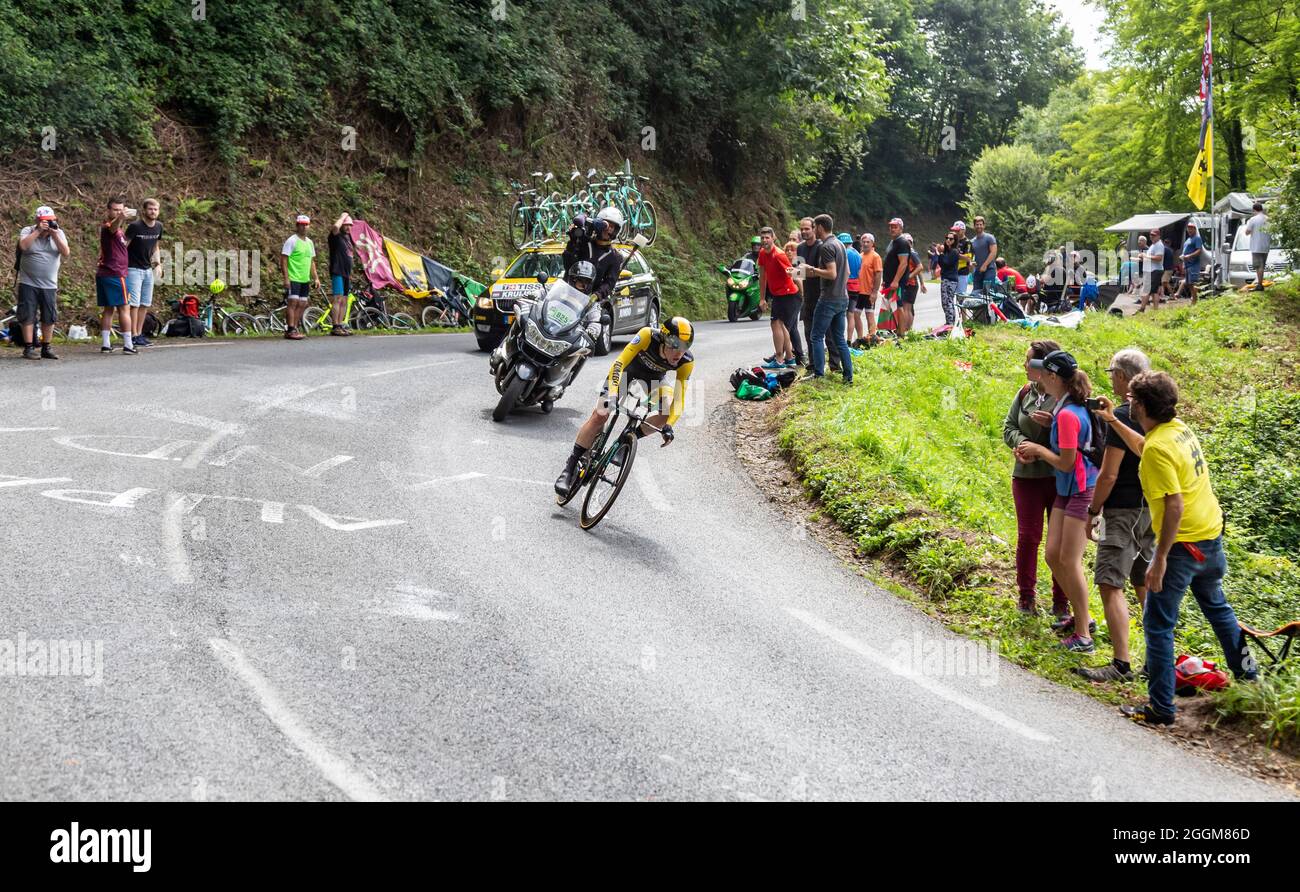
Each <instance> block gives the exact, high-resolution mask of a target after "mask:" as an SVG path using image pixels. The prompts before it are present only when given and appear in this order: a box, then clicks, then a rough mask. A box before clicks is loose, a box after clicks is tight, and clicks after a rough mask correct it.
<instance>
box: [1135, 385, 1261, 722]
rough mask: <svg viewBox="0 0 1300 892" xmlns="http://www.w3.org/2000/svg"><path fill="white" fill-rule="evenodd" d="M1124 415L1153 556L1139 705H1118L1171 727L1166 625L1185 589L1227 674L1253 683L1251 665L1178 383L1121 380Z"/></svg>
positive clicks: (1216, 516)
mask: <svg viewBox="0 0 1300 892" xmlns="http://www.w3.org/2000/svg"><path fill="white" fill-rule="evenodd" d="M1129 400H1130V405H1131V407H1132V416H1133V419H1134V420H1135V421H1137V422H1138V423H1139V424H1141V425H1142V429H1143V430H1144V431H1145V432H1146V438H1145V440H1144V442H1142V443H1141V444H1139V445H1141V447H1142V448H1141V451H1140V454H1141V456H1142V458H1141V463H1140V464H1139V465H1138V479H1139V480H1140V481H1141V483H1142V494H1143V495H1144V496H1145V497H1146V500H1147V504H1148V505H1149V506H1150V508H1151V526H1152V529H1154V530H1155V532H1156V551H1155V555H1154V556H1153V557H1152V559H1151V564H1150V567H1149V569H1148V570H1147V579H1146V582H1147V600H1146V606H1145V608H1144V610H1143V621H1142V626H1143V630H1144V632H1145V634H1146V642H1147V674H1148V677H1149V681H1148V682H1147V692H1148V695H1149V697H1150V703H1148V704H1147V705H1146V706H1125V707H1124V708H1123V712H1124V713H1125V715H1128V716H1130V717H1131V718H1134V719H1138V720H1140V721H1145V722H1150V723H1151V724H1156V725H1170V724H1173V721H1174V627H1175V626H1177V625H1178V610H1179V607H1180V606H1181V604H1182V601H1183V595H1185V594H1186V593H1187V589H1188V588H1189V587H1190V588H1191V590H1192V595H1193V596H1194V597H1195V598H1196V603H1197V604H1198V605H1199V606H1200V608H1201V612H1202V613H1204V614H1205V618H1206V619H1208V620H1209V621H1210V625H1211V626H1213V627H1214V633H1215V635H1217V636H1218V638H1219V644H1220V645H1221V646H1222V647H1223V653H1224V656H1225V657H1227V660H1228V665H1229V666H1230V667H1231V668H1232V671H1233V674H1234V675H1236V676H1237V678H1239V679H1244V680H1248V681H1253V680H1254V679H1255V677H1256V675H1257V672H1258V666H1257V665H1256V663H1255V660H1254V658H1253V657H1252V656H1251V654H1250V650H1249V649H1248V648H1247V647H1246V641H1245V638H1244V636H1243V635H1242V634H1241V629H1240V627H1238V625H1237V616H1236V614H1235V613H1233V611H1232V607H1231V606H1230V605H1229V604H1228V602H1227V600H1226V599H1225V598H1224V597H1223V576H1224V574H1225V573H1226V572H1227V569H1228V564H1227V560H1226V558H1225V557H1224V554H1223V511H1222V510H1221V509H1220V508H1219V500H1218V499H1217V498H1215V496H1214V488H1213V487H1212V486H1211V485H1210V469H1209V466H1208V465H1207V464H1206V460H1205V453H1204V452H1203V451H1202V450H1201V444H1200V441H1199V440H1197V439H1196V434H1194V433H1192V430H1191V428H1189V427H1188V426H1187V425H1186V424H1184V423H1183V422H1182V421H1181V420H1180V419H1179V418H1178V417H1177V407H1178V385H1177V384H1175V383H1174V379H1173V378H1170V377H1169V376H1168V375H1167V374H1165V373H1164V372H1143V373H1141V374H1140V375H1138V376H1137V377H1135V378H1134V379H1133V380H1132V381H1131V382H1129Z"/></svg>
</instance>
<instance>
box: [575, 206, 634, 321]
mask: <svg viewBox="0 0 1300 892" xmlns="http://www.w3.org/2000/svg"><path fill="white" fill-rule="evenodd" d="M623 224H624V221H623V213H622V212H621V211H620V210H619V209H618V208H616V207H607V208H604V209H602V210H601V212H600V213H598V214H597V215H596V219H594V220H588V219H587V216H586V214H579V215H578V216H577V217H575V218H574V220H573V225H572V226H571V227H569V243H568V244H567V245H565V246H564V254H563V255H562V260H563V263H564V268H565V269H566V270H567V269H573V265H574V264H575V263H577V262H578V261H580V260H586V261H589V262H590V263H591V265H592V266H594V267H595V268H596V280H595V282H593V283H592V286H591V293H592V294H595V295H598V299H599V300H604V299H606V298H608V297H609V296H610V295H611V294H613V293H614V289H615V288H617V287H618V274H619V273H620V272H622V270H623V256H622V255H621V254H619V252H618V251H616V250H615V249H614V239H616V238H618V234H619V232H620V231H622V229H623Z"/></svg>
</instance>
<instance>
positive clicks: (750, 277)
mask: <svg viewBox="0 0 1300 892" xmlns="http://www.w3.org/2000/svg"><path fill="white" fill-rule="evenodd" d="M718 272H720V273H722V274H723V275H724V276H726V277H727V321H728V322H737V321H739V320H740V319H741V317H743V316H748V317H749V318H750V319H753V320H754V321H755V322H757V321H758V320H759V318H760V317H761V316H762V315H763V311H762V310H761V309H759V300H758V298H759V294H758V268H757V267H756V266H754V261H752V260H750V259H749V258H748V257H742V258H740V259H739V260H737V261H736V262H735V263H733V264H732V265H731V269H727V268H726V267H725V266H722V265H721V264H719V265H718Z"/></svg>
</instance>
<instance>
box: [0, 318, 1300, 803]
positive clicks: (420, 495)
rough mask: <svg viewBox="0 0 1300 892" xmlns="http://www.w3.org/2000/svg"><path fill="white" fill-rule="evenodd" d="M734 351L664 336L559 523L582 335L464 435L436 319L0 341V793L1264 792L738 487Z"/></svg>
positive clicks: (1025, 796) (588, 375) (583, 387)
mask: <svg viewBox="0 0 1300 892" xmlns="http://www.w3.org/2000/svg"><path fill="white" fill-rule="evenodd" d="M923 318H925V317H924V316H923ZM768 345H769V342H768V339H767V328H766V325H765V324H756V323H748V322H746V323H739V324H736V325H727V324H725V323H708V324H704V325H702V326H700V330H699V336H698V341H697V349H696V353H697V356H698V357H699V359H698V363H697V365H698V369H699V370H698V372H697V374H696V376H695V378H694V379H693V383H694V385H695V386H693V388H692V396H693V398H692V401H691V406H690V409H689V412H688V415H687V418H686V419H684V420H683V423H682V424H681V425H680V426H679V437H678V440H677V442H676V443H675V444H673V446H672V447H671V448H667V449H658V448H653V445H654V441H653V440H646V441H644V443H643V445H644V446H646V447H649V448H645V449H643V450H642V452H641V454H640V457H639V459H638V462H637V465H636V468H635V470H634V472H633V480H632V483H631V484H630V485H629V487H628V489H627V490H626V491H625V492H624V493H623V495H622V497H621V499H620V501H619V503H618V504H617V505H616V506H615V508H614V510H613V512H612V513H611V514H610V516H609V517H608V518H606V519H605V521H604V522H603V523H602V524H601V525H600V526H599V527H598V528H597V529H596V530H595V531H593V532H592V533H587V532H583V531H582V530H581V529H579V527H578V524H577V520H576V517H577V510H576V508H577V506H576V504H575V505H573V506H570V507H569V508H567V509H559V508H557V506H556V505H555V504H554V501H553V498H552V494H551V481H552V480H553V479H554V477H555V475H556V473H557V472H558V470H559V466H560V464H561V463H562V461H563V458H564V456H565V454H566V453H567V452H568V450H569V443H570V441H571V439H572V436H573V434H574V432H575V429H576V426H577V424H578V423H579V421H580V420H581V418H582V416H583V415H584V414H585V413H586V411H587V410H588V409H589V407H590V406H591V405H592V404H593V403H594V397H595V394H596V392H597V390H598V388H599V379H600V377H601V376H602V375H603V373H604V371H605V369H606V368H607V362H605V361H600V362H597V363H592V364H589V365H588V367H587V368H586V369H585V370H584V373H583V375H582V377H581V379H580V380H579V382H578V384H577V386H576V389H575V390H574V391H573V392H571V393H570V394H568V395H566V397H565V398H564V399H563V400H562V401H561V402H560V403H559V405H557V407H556V409H555V411H554V413H553V414H551V415H550V416H542V415H541V414H538V413H535V412H529V413H523V414H517V415H515V416H512V417H511V418H510V419H509V420H508V421H507V422H506V423H504V424H493V422H492V421H491V419H490V411H491V408H492V406H493V404H494V403H495V400H496V393H495V390H494V389H493V387H492V384H491V381H490V378H489V376H488V374H487V369H486V359H485V357H484V356H483V355H482V354H479V353H476V352H474V351H473V339H472V338H471V336H469V335H430V336H414V337H355V338H350V339H343V338H316V339H311V340H308V341H304V342H300V343H286V342H283V341H254V342H241V343H222V342H217V341H205V342H196V343H190V342H186V343H184V344H172V343H164V344H163V345H161V346H158V347H155V348H152V349H149V350H146V351H143V352H142V354H141V355H140V356H137V357H126V356H123V355H122V354H121V353H120V352H119V353H116V354H114V355H111V356H106V357H102V356H100V355H98V354H97V353H93V352H88V351H86V352H82V351H76V350H69V351H67V355H65V358H64V359H63V360H62V361H60V362H58V363H52V362H42V363H39V364H38V363H24V362H22V361H21V360H20V359H18V358H17V353H16V351H12V350H5V351H4V352H3V353H0V411H2V412H3V415H2V416H0V417H2V418H3V421H2V422H0V426H2V427H3V430H0V450H2V451H0V455H3V459H0V473H2V474H3V476H0V509H2V510H3V516H4V518H5V529H6V535H5V536H4V540H3V541H4V542H5V543H6V546H7V547H6V549H5V556H6V560H5V561H4V565H5V567H6V570H5V571H4V573H3V576H4V579H5V584H4V586H3V591H4V594H3V598H2V599H0V605H2V606H0V673H4V655H5V652H6V650H5V648H6V643H8V645H9V650H8V652H9V653H10V654H11V655H12V654H13V652H14V648H15V647H18V645H19V643H20V642H23V644H22V649H23V650H24V651H26V652H27V653H28V661H27V663H26V665H25V667H24V668H25V669H26V670H27V674H24V675H17V674H0V713H2V714H3V715H4V716H5V720H4V722H3V725H2V726H0V798H4V799H19V800H24V799H59V800H65V799H94V800H98V799H181V800H184V799H211V800H219V799H286V798H287V799H344V798H356V799H370V798H383V799H394V800H404V799H512V800H513V799H535V798H536V799H731V800H734V799H792V798H793V799H804V798H807V799H857V798H867V799H1013V800H1040V799H1129V798H1136V799H1160V798H1195V799H1235V798H1258V797H1271V796H1279V795H1280V794H1279V793H1278V792H1277V791H1275V790H1274V789H1272V788H1270V787H1268V786H1266V785H1264V784H1261V783H1259V782H1256V781H1254V780H1251V779H1248V778H1245V777H1242V776H1239V775H1237V774H1234V773H1231V772H1229V771H1228V770H1225V769H1223V768H1220V767H1217V766H1216V765H1213V764H1211V763H1209V762H1206V761H1204V760H1201V759H1198V758H1195V757H1194V756H1192V755H1191V754H1189V753H1188V752H1186V751H1184V750H1182V749H1180V748H1178V747H1176V746H1174V745H1172V744H1170V743H1168V742H1166V741H1163V740H1161V739H1160V737H1159V736H1158V735H1156V734H1153V733H1150V732H1147V731H1145V730H1142V729H1139V728H1135V727H1131V726H1130V725H1128V724H1127V723H1125V722H1124V721H1123V720H1121V719H1120V718H1119V717H1118V716H1117V715H1116V714H1115V713H1114V712H1113V711H1112V710H1110V709H1108V708H1106V707H1104V706H1102V705H1100V704H1098V703H1096V702H1094V701H1092V700H1090V699H1088V698H1086V697H1083V696H1080V695H1078V694H1075V693H1072V692H1070V691H1067V690H1064V689H1060V688H1058V687H1056V686H1053V685H1052V684H1050V683H1048V682H1046V681H1044V680H1042V679H1040V678H1038V677H1036V676H1033V675H1031V674H1028V673H1026V672H1023V671H1021V670H1019V669H1017V668H1016V667H1013V666H1011V665H1010V664H1007V663H1005V662H1002V661H1000V660H999V659H997V658H996V656H995V655H993V654H991V653H990V652H988V651H987V650H984V649H982V648H981V647H980V646H979V645H977V644H975V643H971V642H967V641H965V640H964V639H961V638H958V637H956V636H953V635H951V634H950V633H949V632H947V631H946V630H945V629H943V628H942V627H941V626H939V625H938V624H936V623H935V622H933V621H932V620H930V619H928V618H926V617H924V616H922V615H920V614H918V613H917V612H915V611H914V610H912V609H911V608H909V607H907V606H906V605H905V604H903V603H901V602H899V601H898V600H896V599H895V598H893V597H891V596H890V595H888V594H886V593H884V592H881V591H878V590H874V589H873V588H872V587H870V586H869V585H868V584H866V583H865V582H864V581H863V580H862V579H861V578H860V577H859V576H857V575H855V574H854V573H853V572H851V571H850V570H849V569H847V568H845V567H844V566H842V565H841V564H840V563H838V562H837V561H836V559H835V558H833V557H832V556H831V555H830V554H829V553H827V552H826V551H824V550H823V549H822V548H821V547H820V546H818V545H817V544H816V543H814V542H812V541H810V540H809V539H807V538H806V537H805V536H804V535H803V533H802V530H800V529H799V528H792V527H791V525H790V524H789V523H788V522H787V521H785V520H783V519H782V518H781V517H780V516H779V515H778V514H776V513H774V512H773V511H771V510H770V509H768V508H767V507H766V505H765V503H764V501H763V500H762V498H761V497H760V495H759V494H758V492H757V490H756V488H755V487H754V485H753V484H752V483H751V482H750V480H749V479H748V477H747V476H746V473H745V471H744V469H743V468H742V467H741V466H740V464H739V463H738V461H737V460H736V459H735V457H734V455H733V449H732V428H731V424H730V413H729V409H728V405H729V399H730V396H729V393H728V391H727V386H726V377H727V375H728V374H729V372H730V371H731V370H732V369H733V368H735V367H736V366H738V365H741V364H746V363H752V362H753V361H754V360H756V359H757V357H759V356H760V355H762V354H763V353H764V352H766V350H765V348H766V347H767V346H768ZM59 641H64V642H71V641H86V642H90V644H89V645H88V646H87V647H86V648H85V650H84V651H83V650H81V649H79V650H78V654H79V655H81V654H83V653H84V655H85V657H86V659H85V660H84V662H83V663H82V665H81V666H80V667H77V666H71V667H69V665H68V664H67V663H66V662H65V657H68V656H70V654H71V652H70V651H69V652H68V653H66V654H63V655H59V647H58V645H57V642H59ZM52 643H53V649H54V651H55V653H56V656H59V662H58V665H59V666H60V667H61V668H63V669H66V670H68V672H69V673H71V672H73V671H76V672H79V673H80V674H79V675H77V674H57V673H54V674H52V673H51V670H50V663H49V662H47V661H46V660H44V659H41V660H35V661H34V659H33V657H32V654H34V653H42V654H43V653H45V652H47V650H48V649H49V648H50V647H51V644H52ZM19 662H21V661H19Z"/></svg>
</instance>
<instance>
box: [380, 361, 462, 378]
mask: <svg viewBox="0 0 1300 892" xmlns="http://www.w3.org/2000/svg"><path fill="white" fill-rule="evenodd" d="M458 362H460V360H459V359H445V360H443V361H442V362H427V363H425V364H424V365H408V366H406V367H405V368H400V369H385V370H384V371H382V372H371V373H369V374H368V375H362V376H361V377H363V378H378V377H379V376H380V375H396V374H397V373H398V372H414V371H417V370H419V369H431V368H433V367H434V366H440V365H455V364H456V363H458Z"/></svg>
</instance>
